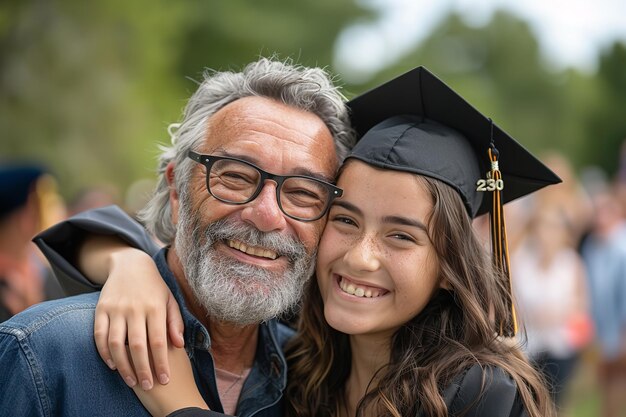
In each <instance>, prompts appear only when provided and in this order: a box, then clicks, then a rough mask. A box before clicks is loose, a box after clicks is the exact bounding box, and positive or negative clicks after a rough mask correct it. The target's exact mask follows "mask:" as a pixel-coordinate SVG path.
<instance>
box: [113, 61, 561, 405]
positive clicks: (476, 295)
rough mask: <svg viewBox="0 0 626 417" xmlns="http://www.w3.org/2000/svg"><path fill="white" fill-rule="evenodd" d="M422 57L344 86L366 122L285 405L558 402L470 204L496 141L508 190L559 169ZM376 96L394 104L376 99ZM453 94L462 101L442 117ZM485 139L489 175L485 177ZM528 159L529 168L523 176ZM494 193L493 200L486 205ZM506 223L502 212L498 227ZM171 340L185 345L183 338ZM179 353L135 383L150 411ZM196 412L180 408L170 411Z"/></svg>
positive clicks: (321, 263) (163, 394) (302, 325)
mask: <svg viewBox="0 0 626 417" xmlns="http://www.w3.org/2000/svg"><path fill="white" fill-rule="evenodd" d="M419 70H420V71H419V72H417V73H416V72H415V71H417V70H414V71H413V72H411V73H408V74H406V75H405V76H403V77H399V78H397V79H396V80H394V81H392V82H390V83H387V84H385V85H383V86H382V87H379V88H378V89H376V90H373V91H371V92H369V93H366V94H365V95H363V96H361V97H360V98H358V99H356V100H354V101H353V102H351V106H352V108H353V110H354V111H355V112H356V113H357V114H359V115H361V120H367V122H363V123H362V124H361V123H360V122H359V121H358V120H357V121H356V123H357V126H358V127H359V128H361V129H362V130H364V131H367V133H366V134H365V135H363V137H362V138H361V140H360V141H359V142H358V144H357V145H356V147H355V149H354V150H353V151H352V153H351V154H350V155H349V156H348V158H347V159H346V162H345V164H344V166H343V167H342V169H341V172H340V175H339V178H338V184H337V185H338V186H339V187H340V188H342V189H343V190H344V194H343V197H342V198H340V199H337V200H336V201H335V202H334V204H333V206H332V207H331V209H330V212H329V214H328V223H327V226H326V229H325V231H324V233H323V236H322V238H321V241H320V245H319V251H318V259H317V268H316V279H315V280H311V281H310V282H309V284H308V288H307V292H306V295H305V297H304V301H303V305H302V309H301V312H300V318H299V323H298V333H297V336H296V337H295V338H294V339H293V341H292V343H291V344H290V345H289V347H288V349H287V352H286V356H287V359H288V363H289V377H288V387H287V391H286V393H285V397H286V400H285V403H286V410H285V411H286V414H287V415H290V416H336V417H338V416H341V417H348V416H438V417H439V416H448V415H454V416H457V415H458V416H461V415H465V416H526V415H528V416H531V417H540V416H542V417H544V416H553V415H554V410H553V406H552V404H551V400H550V397H549V395H548V392H547V390H546V387H545V386H544V383H543V381H542V379H541V377H540V376H539V374H538V373H537V372H536V371H535V370H534V369H533V368H532V366H530V365H529V363H528V361H527V360H526V358H525V357H524V356H523V355H522V353H521V352H520V350H519V348H518V347H517V346H516V345H515V344H514V343H513V342H511V340H513V339H511V338H509V337H505V336H510V335H511V333H512V332H513V330H512V328H513V326H514V321H515V318H514V316H512V311H511V295H510V283H509V282H508V279H507V276H506V272H507V271H506V269H507V265H506V262H504V263H499V264H498V263H496V265H499V266H497V267H494V264H493V263H492V262H491V260H490V259H489V256H488V255H487V254H486V253H485V251H484V249H483V247H482V245H481V243H480V242H479V240H478V239H477V238H476V237H475V235H474V233H473V229H472V219H473V218H474V217H475V216H476V215H479V214H483V213H485V212H487V211H492V212H493V214H494V216H495V217H497V216H498V215H499V209H500V208H501V207H500V205H499V204H498V199H499V198H503V197H502V196H501V194H499V191H501V188H502V180H501V179H500V174H501V173H500V170H499V167H498V164H497V157H496V156H495V155H496V154H497V150H496V149H495V146H498V147H500V149H508V150H510V149H513V152H514V153H515V155H508V156H507V158H508V161H509V162H510V166H509V167H510V168H514V169H513V171H517V174H516V175H517V176H518V178H516V179H515V180H512V181H511V182H510V184H509V183H507V184H505V187H506V186H509V187H510V192H509V197H506V199H512V198H516V197H519V196H520V195H523V194H526V193H528V192H531V191H532V190H534V189H536V188H539V187H541V186H543V185H547V184H548V183H550V182H555V181H558V178H556V177H554V176H553V175H552V173H551V172H550V171H549V170H547V169H546V168H545V167H543V165H541V163H539V162H538V161H536V160H535V159H534V158H533V157H532V156H531V155H529V154H528V153H527V152H526V151H525V150H524V149H523V148H521V147H519V145H517V144H516V143H515V142H514V141H513V140H512V139H511V138H510V137H508V136H507V135H506V134H504V133H503V132H502V131H500V130H499V129H497V128H495V132H494V126H493V125H492V124H491V123H490V122H489V121H488V120H487V119H484V118H483V117H482V116H480V117H479V118H476V114H477V112H476V110H474V109H473V108H471V106H469V105H468V104H467V103H466V102H465V101H463V100H462V99H461V98H460V97H459V96H457V95H456V94H455V93H454V92H453V91H451V90H449V88H448V87H447V86H445V84H443V83H441V82H440V81H439V80H437V79H436V78H434V77H433V76H432V75H431V74H430V73H428V72H424V70H423V69H419ZM416 77H417V78H416ZM430 77H432V78H430ZM418 86H419V89H418V88H417V87H418ZM442 86H443V87H442ZM432 88H434V90H433V89H432ZM429 89H430V90H429ZM416 90H417V91H418V93H416ZM429 91H432V92H433V95H430V94H428V92H429ZM435 92H436V94H434V93H435ZM409 93H411V94H409ZM420 95H421V97H420ZM381 100H382V102H383V103H384V102H387V103H393V105H391V106H389V107H387V108H386V110H383V111H379V109H380V108H383V107H384V106H382V105H381V104H380V103H381ZM416 100H417V103H420V102H421V105H422V106H424V105H425V108H429V109H430V111H429V112H426V111H424V110H423V109H422V108H421V107H419V106H418V105H416ZM373 103H376V105H373ZM398 103H399V104H398ZM441 104H444V105H443V106H441ZM366 107H367V108H372V109H374V108H376V109H377V110H376V115H372V114H371V112H370V114H368V112H367V111H365V110H362V109H363V108H366ZM449 108H452V109H453V111H456V112H460V113H457V114H455V115H454V116H453V117H450V116H449V111H450V110H449ZM358 109H361V110H358ZM476 120H478V122H479V123H478V124H472V123H473V121H476ZM378 121H380V123H377V122H378ZM373 124H375V126H373V127H372V126H371V125H373ZM468 126H469V127H468ZM370 128H371V129H370ZM483 128H484V129H483ZM481 130H482V131H481ZM488 152H490V153H488ZM488 154H489V155H492V158H491V162H492V164H491V175H490V176H489V177H487V178H484V177H485V171H486V169H484V168H485V166H488V165H489V164H488V163H485V162H484V160H485V159H487V155H488ZM519 164H522V167H521V169H518V168H520V166H519ZM514 165H515V167H514ZM524 171H531V175H530V176H531V177H532V178H533V180H532V182H531V181H528V180H525V179H520V178H519V176H520V175H523V174H524ZM506 172H507V171H506V170H505V169H504V167H503V170H502V173H503V177H504V179H505V181H506V179H507V175H506ZM511 178H513V176H511ZM542 178H547V179H542ZM481 181H482V182H481ZM483 182H484V183H483ZM483 188H486V192H485V191H483ZM485 193H489V194H488V195H486V196H483V194H485ZM491 194H493V196H492V195H491ZM492 199H493V200H494V201H495V202H496V206H494V207H493V208H489V207H490V206H489V204H490V203H491V200H492ZM483 200H484V201H483ZM503 201H506V200H503ZM500 203H501V202H500ZM502 230H503V229H502V224H501V222H500V223H498V222H497V221H496V222H495V223H494V233H495V234H498V233H501V232H502ZM502 239H503V240H504V242H497V243H505V238H504V237H502ZM496 249H497V250H498V249H499V250H502V249H503V246H502V245H496ZM504 250H505V247H504ZM503 258H504V259H505V258H506V253H500V259H499V261H501V260H502V259H503ZM154 279H155V280H160V277H158V276H155V278H154ZM113 280H115V282H117V283H118V290H119V291H120V292H126V291H127V288H121V289H120V288H119V283H120V282H121V281H122V280H123V279H120V278H119V277H117V278H112V280H110V282H109V283H112V282H113ZM109 291H111V289H110V288H109ZM139 296H140V294H133V297H135V298H137V297H139ZM136 303H137V304H138V305H141V304H142V301H141V299H139V300H138V301H136ZM163 310H165V307H164V306H163ZM170 311H171V310H170ZM112 331H113V330H112ZM173 352H174V354H173V356H172V358H178V359H176V360H180V357H181V351H180V350H179V351H178V352H176V350H175V349H174V350H173ZM183 356H184V355H183ZM183 359H184V357H183ZM173 360H174V359H173ZM181 368H184V369H182V371H181V372H182V373H181V374H179V375H178V376H177V377H176V378H173V379H172V382H170V383H169V384H168V385H164V386H163V385H161V386H157V387H156V388H155V389H153V390H150V391H143V390H141V389H140V388H135V392H136V393H137V394H138V396H139V397H140V399H141V400H142V402H144V404H145V405H146V406H147V408H148V409H149V410H150V411H151V412H152V413H153V414H154V415H165V414H167V413H170V412H172V410H175V409H177V408H180V407H181V403H180V401H179V393H180V392H188V391H189V390H190V389H191V390H194V389H195V385H194V382H193V375H192V374H191V370H190V369H189V367H187V368H185V367H181ZM173 371H174V372H178V371H176V370H173ZM198 396H199V395H198ZM196 398H197V397H196ZM194 401H195V400H194ZM187 405H198V402H197V401H196V402H192V401H190V402H189V403H187ZM206 413H208V411H203V410H201V409H199V408H189V409H184V410H180V411H177V412H175V413H174V414H173V415H177V416H178V415H180V416H196V415H197V416H202V415H205V414H206Z"/></svg>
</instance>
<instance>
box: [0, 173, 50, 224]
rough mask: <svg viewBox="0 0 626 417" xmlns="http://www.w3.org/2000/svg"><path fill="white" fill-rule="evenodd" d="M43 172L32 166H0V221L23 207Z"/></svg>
mask: <svg viewBox="0 0 626 417" xmlns="http://www.w3.org/2000/svg"><path fill="white" fill-rule="evenodd" d="M44 173H45V172H44V170H43V169H42V168H41V167H39V166H37V165H33V164H17V163H15V164H0V219H2V218H3V217H4V216H6V215H7V214H9V213H11V212H12V211H13V210H15V209H17V208H19V207H21V206H23V205H24V204H25V203H26V200H27V199H28V195H29V193H30V192H31V190H32V189H33V184H34V183H35V181H36V180H37V179H38V178H39V177H40V176H42V175H43V174H44Z"/></svg>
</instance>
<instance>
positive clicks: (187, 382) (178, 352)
mask: <svg viewBox="0 0 626 417" xmlns="http://www.w3.org/2000/svg"><path fill="white" fill-rule="evenodd" d="M167 356H168V358H169V362H170V364H171V367H172V374H171V378H170V383H169V384H167V385H158V384H157V385H156V386H155V387H154V388H153V389H151V390H149V391H144V390H143V389H141V388H140V387H139V386H138V385H135V386H134V387H133V390H134V391H135V394H136V395H137V397H139V400H141V403H142V404H143V406H144V407H146V409H147V410H148V411H149V412H150V414H152V415H153V416H155V417H161V416H167V415H168V414H170V413H172V412H174V411H176V410H179V409H181V408H185V407H199V408H203V409H206V410H208V409H209V407H208V406H207V405H206V403H205V401H204V399H203V398H202V396H201V395H200V392H199V391H198V388H197V387H196V383H195V380H194V377H193V371H192V369H191V362H190V361H189V358H188V357H187V352H185V349H181V348H176V347H173V346H170V347H169V348H168V349H167Z"/></svg>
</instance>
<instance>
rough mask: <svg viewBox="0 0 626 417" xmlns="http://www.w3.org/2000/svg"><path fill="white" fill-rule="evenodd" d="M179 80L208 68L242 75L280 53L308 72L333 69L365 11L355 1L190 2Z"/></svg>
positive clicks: (182, 46)
mask: <svg viewBox="0 0 626 417" xmlns="http://www.w3.org/2000/svg"><path fill="white" fill-rule="evenodd" d="M184 4H185V10H186V11H187V12H188V17H187V19H186V20H185V27H184V28H183V29H182V32H183V42H181V45H180V46H181V50H180V62H179V74H181V75H184V76H191V77H193V76H196V75H198V74H200V73H201V72H202V70H203V69H204V68H206V67H208V68H213V69H218V70H227V69H239V68H241V67H242V66H243V65H245V64H246V63H248V62H250V61H253V60H255V59H257V58H258V57H259V56H260V55H263V56H267V55H268V54H272V53H274V52H277V53H279V54H280V57H282V58H286V57H292V58H294V59H295V60H296V61H297V62H299V63H301V64H303V65H308V66H322V67H330V66H331V63H332V50H333V48H332V47H333V44H334V42H335V39H336V38H337V35H338V34H339V32H340V31H341V30H342V29H343V28H344V26H346V24H347V23H348V22H349V21H350V20H352V19H356V18H358V17H359V16H361V15H364V14H366V12H365V10H364V9H362V8H360V7H359V6H357V4H356V2H354V1H345V0H343V1H334V0H303V1H298V2H291V1H286V0H270V1H263V2H250V1H247V0H230V1H224V2H218V1H205V0H186V1H185V2H184Z"/></svg>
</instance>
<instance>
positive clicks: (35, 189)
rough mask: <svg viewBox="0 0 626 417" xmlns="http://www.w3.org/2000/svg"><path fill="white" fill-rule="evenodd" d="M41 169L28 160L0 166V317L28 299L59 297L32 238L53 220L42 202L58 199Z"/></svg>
mask: <svg viewBox="0 0 626 417" xmlns="http://www.w3.org/2000/svg"><path fill="white" fill-rule="evenodd" d="M50 180H51V179H50V178H49V177H48V176H47V174H45V171H44V170H43V169H42V168H40V167H39V166H36V165H33V164H2V165H0V322H3V321H5V320H7V319H9V318H10V317H12V316H13V315H15V314H17V313H19V312H20V311H22V310H24V309H26V308H28V307H30V306H31V305H33V304H36V303H39V302H42V301H44V300H50V299H54V298H59V297H62V296H63V292H62V290H61V288H60V286H59V285H58V283H57V282H56V279H55V278H54V277H53V276H52V274H51V273H50V269H49V268H48V266H47V263H46V262H45V261H44V259H43V258H42V257H41V255H40V254H39V251H38V250H37V248H36V247H35V245H34V244H33V243H32V242H31V239H32V237H33V236H34V235H35V234H36V233H38V232H39V231H40V230H41V228H42V226H46V227H47V226H49V225H50V224H51V223H50V222H56V221H59V220H60V219H59V217H58V215H57V214H58V213H50V212H48V211H47V210H45V209H44V208H43V206H42V203H47V202H54V201H58V200H57V199H56V197H54V196H51V195H50V194H49V193H50V192H52V193H54V191H53V189H52V188H51V185H52V183H51V182H50Z"/></svg>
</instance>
